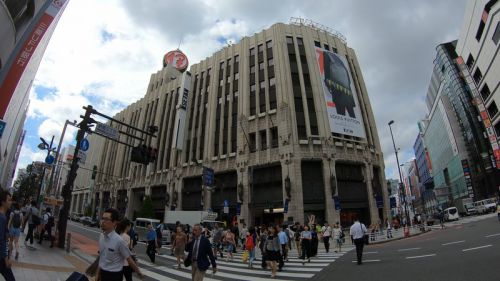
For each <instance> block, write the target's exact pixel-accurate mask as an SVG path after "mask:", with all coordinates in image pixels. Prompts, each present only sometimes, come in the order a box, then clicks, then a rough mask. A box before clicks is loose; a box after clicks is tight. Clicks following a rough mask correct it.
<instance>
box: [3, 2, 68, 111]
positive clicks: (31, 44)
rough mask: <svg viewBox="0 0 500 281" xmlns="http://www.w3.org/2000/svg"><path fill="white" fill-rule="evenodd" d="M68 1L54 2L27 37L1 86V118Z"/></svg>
mask: <svg viewBox="0 0 500 281" xmlns="http://www.w3.org/2000/svg"><path fill="white" fill-rule="evenodd" d="M65 2H66V0H54V1H52V4H51V5H50V6H49V7H48V8H47V10H45V13H44V14H43V16H42V17H41V18H40V20H39V21H38V22H37V24H36V25H35V27H34V28H33V30H32V31H31V34H30V35H29V36H28V37H27V39H26V41H25V42H24V45H23V47H22V48H21V50H20V51H19V53H18V54H17V56H16V59H15V60H14V63H13V64H12V66H11V67H10V69H9V70H8V73H7V75H6V76H5V79H4V81H3V83H2V84H0V93H1V95H0V118H2V117H3V116H4V115H5V112H6V111H7V107H8V106H9V103H10V100H11V98H12V96H13V95H14V91H15V90H16V87H17V83H18V82H19V79H21V75H22V74H23V72H24V69H25V68H26V66H27V64H28V62H29V61H30V59H31V56H33V53H34V52H35V49H36V48H37V46H38V44H39V43H40V41H41V40H42V37H43V35H44V34H45V32H46V31H47V29H48V28H49V26H50V24H51V23H52V21H53V20H54V18H55V17H56V16H57V14H58V13H59V11H60V10H61V8H62V7H63V6H64V3H65Z"/></svg>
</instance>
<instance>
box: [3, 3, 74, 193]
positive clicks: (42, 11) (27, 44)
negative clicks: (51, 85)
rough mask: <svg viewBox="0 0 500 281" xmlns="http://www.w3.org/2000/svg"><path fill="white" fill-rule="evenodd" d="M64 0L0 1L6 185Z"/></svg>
mask: <svg viewBox="0 0 500 281" xmlns="http://www.w3.org/2000/svg"><path fill="white" fill-rule="evenodd" d="M66 4H67V1H66V0H57V1H56V0H16V1H0V38H1V40H0V184H1V185H2V186H6V187H9V186H10V185H11V182H12V178H13V176H14V169H15V167H16V165H17V160H18V156H19V153H18V147H20V146H21V145H22V140H23V137H22V136H23V135H24V134H23V126H24V122H25V120H26V116H27V111H28V104H29V93H30V89H31V85H32V84H33V80H34V79H35V75H36V72H37V70H38V66H39V65H40V62H41V60H42V57H43V54H44V52H45V49H46V47H47V45H48V43H49V40H50V37H51V36H52V33H53V32H54V29H55V27H56V25H57V22H58V20H59V18H60V17H61V15H62V11H63V10H64V7H65V5H66Z"/></svg>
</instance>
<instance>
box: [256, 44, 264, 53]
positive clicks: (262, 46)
mask: <svg viewBox="0 0 500 281" xmlns="http://www.w3.org/2000/svg"><path fill="white" fill-rule="evenodd" d="M257 48H258V51H259V52H263V51H264V45H262V44H260V45H259V46H257Z"/></svg>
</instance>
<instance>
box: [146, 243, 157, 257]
mask: <svg viewBox="0 0 500 281" xmlns="http://www.w3.org/2000/svg"><path fill="white" fill-rule="evenodd" d="M146 254H147V255H148V257H149V259H150V260H151V262H152V263H155V257H156V256H155V254H156V241H155V240H150V241H148V248H147V250H146Z"/></svg>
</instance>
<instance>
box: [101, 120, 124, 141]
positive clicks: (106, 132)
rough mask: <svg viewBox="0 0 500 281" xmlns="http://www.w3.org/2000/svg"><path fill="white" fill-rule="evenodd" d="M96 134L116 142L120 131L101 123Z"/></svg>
mask: <svg viewBox="0 0 500 281" xmlns="http://www.w3.org/2000/svg"><path fill="white" fill-rule="evenodd" d="M95 132H96V133H99V134H101V135H103V136H106V137H108V138H111V139H115V140H117V139H118V134H119V132H118V129H116V128H113V127H111V126H108V125H106V124H103V123H99V122H97V124H96V126H95Z"/></svg>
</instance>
